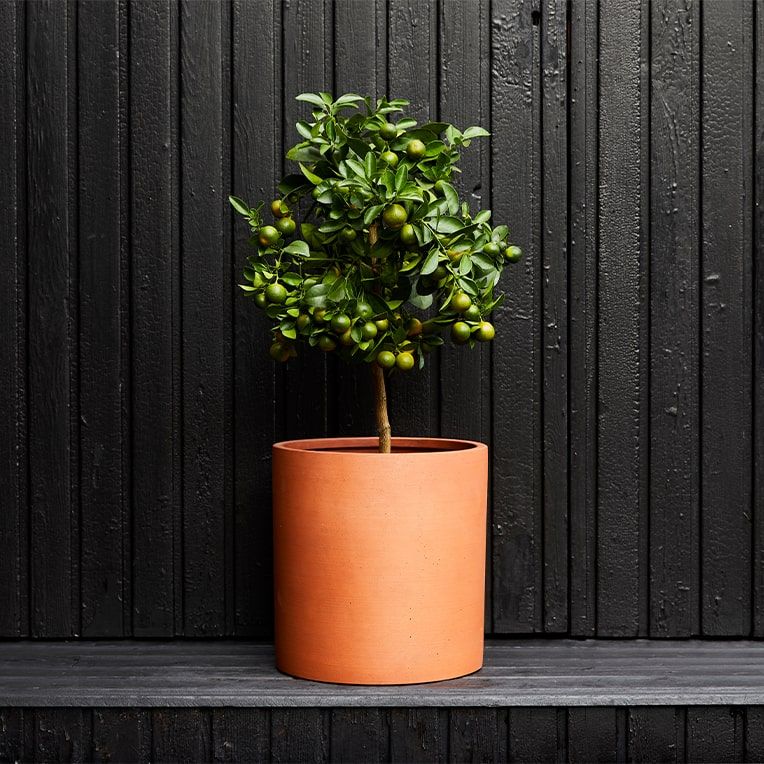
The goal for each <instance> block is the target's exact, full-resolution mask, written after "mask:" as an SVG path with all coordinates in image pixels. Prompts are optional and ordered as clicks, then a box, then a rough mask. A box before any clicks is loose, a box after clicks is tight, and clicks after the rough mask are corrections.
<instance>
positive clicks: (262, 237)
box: [258, 225, 279, 247]
mask: <svg viewBox="0 0 764 764" xmlns="http://www.w3.org/2000/svg"><path fill="white" fill-rule="evenodd" d="M278 240H279V232H278V229H277V228H274V227H273V226H272V225H264V226H263V227H262V228H261V229H260V231H259V232H258V241H259V242H260V244H261V245H262V246H263V247H270V246H271V245H272V244H275V243H276V242H277V241H278Z"/></svg>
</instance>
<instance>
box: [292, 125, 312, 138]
mask: <svg viewBox="0 0 764 764" xmlns="http://www.w3.org/2000/svg"><path fill="white" fill-rule="evenodd" d="M295 127H296V128H297V132H298V133H299V134H300V135H301V136H302V137H303V138H305V139H306V140H308V141H310V140H312V139H313V133H311V131H310V125H309V124H308V123H307V122H298V123H297V124H296V125H295Z"/></svg>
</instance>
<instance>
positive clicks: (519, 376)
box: [491, 0, 543, 633]
mask: <svg viewBox="0 0 764 764" xmlns="http://www.w3.org/2000/svg"><path fill="white" fill-rule="evenodd" d="M491 60H492V62H493V64H492V72H491V128H492V133H493V140H492V157H491V161H492V173H493V178H494V188H493V195H492V204H493V211H494V216H495V218H496V220H501V221H504V220H506V221H508V222H509V224H510V225H511V227H512V239H513V241H515V242H519V243H521V244H522V247H523V252H524V255H523V259H522V261H521V262H520V263H519V264H517V265H515V266H514V267H512V268H508V269H507V270H508V271H509V273H508V275H507V276H506V277H505V280H504V284H505V290H506V293H507V298H506V300H505V301H504V303H503V304H502V306H501V307H500V308H498V309H497V311H496V313H495V324H496V332H497V334H496V340H495V341H494V343H493V344H494V347H493V377H492V379H493V391H494V394H493V440H492V444H493V454H494V458H493V465H492V466H493V473H492V475H493V478H492V479H493V503H494V511H493V549H492V556H493V568H492V570H493V583H492V586H493V628H494V631H496V632H497V633H503V632H510V633H513V632H535V631H540V630H541V629H542V624H543V532H542V500H543V499H542V491H543V488H542V427H541V424H542V414H541V313H540V310H541V288H540V280H541V262H540V259H539V257H540V252H539V246H540V243H539V214H540V190H541V183H540V164H539V163H540V149H539V108H540V92H539V84H538V77H539V34H538V27H536V26H535V25H534V24H533V16H532V8H531V6H530V5H529V4H527V3H522V2H519V1H518V2H515V0H501V2H496V3H494V4H493V34H492V59H491ZM498 179H503V182H502V183H497V180H498ZM510 179H511V180H510Z"/></svg>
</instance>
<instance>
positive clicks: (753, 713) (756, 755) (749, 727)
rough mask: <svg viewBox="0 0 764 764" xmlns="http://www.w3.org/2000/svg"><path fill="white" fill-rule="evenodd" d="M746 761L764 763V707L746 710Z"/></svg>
mask: <svg viewBox="0 0 764 764" xmlns="http://www.w3.org/2000/svg"><path fill="white" fill-rule="evenodd" d="M745 761H764V707H762V706H748V707H747V708H746V709H745Z"/></svg>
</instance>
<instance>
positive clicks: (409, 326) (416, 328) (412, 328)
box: [406, 318, 422, 337]
mask: <svg viewBox="0 0 764 764" xmlns="http://www.w3.org/2000/svg"><path fill="white" fill-rule="evenodd" d="M421 333H422V322H421V321H420V320H419V319H418V318H410V319H409V320H408V321H407V322H406V336H407V337H417V336H418V335H420V334H421Z"/></svg>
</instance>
